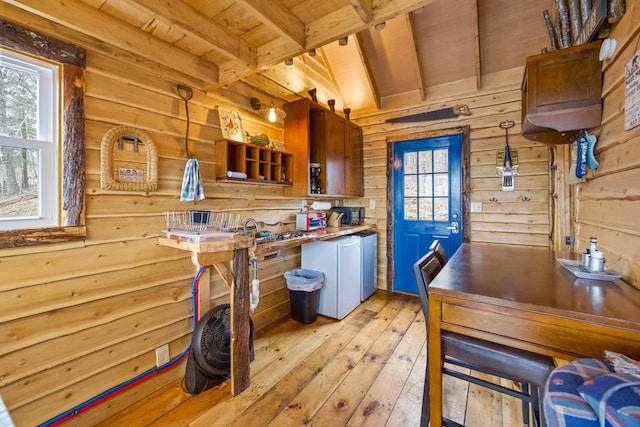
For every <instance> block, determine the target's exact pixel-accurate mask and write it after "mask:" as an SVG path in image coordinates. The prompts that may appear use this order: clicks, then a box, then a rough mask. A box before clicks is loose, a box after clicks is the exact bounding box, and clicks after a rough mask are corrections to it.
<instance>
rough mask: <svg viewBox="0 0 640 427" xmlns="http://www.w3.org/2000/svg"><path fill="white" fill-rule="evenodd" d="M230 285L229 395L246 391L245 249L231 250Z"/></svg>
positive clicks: (247, 339)
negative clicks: (232, 251) (231, 269)
mask: <svg viewBox="0 0 640 427" xmlns="http://www.w3.org/2000/svg"><path fill="white" fill-rule="evenodd" d="M233 277H234V279H233V286H232V287H231V394H233V395H234V396H236V395H238V394H240V393H241V392H242V391H243V390H246V389H247V387H249V384H250V378H249V372H250V369H249V368H250V363H251V360H250V357H249V335H250V331H251V325H250V322H249V250H248V249H247V248H243V249H236V250H235V251H234V253H233Z"/></svg>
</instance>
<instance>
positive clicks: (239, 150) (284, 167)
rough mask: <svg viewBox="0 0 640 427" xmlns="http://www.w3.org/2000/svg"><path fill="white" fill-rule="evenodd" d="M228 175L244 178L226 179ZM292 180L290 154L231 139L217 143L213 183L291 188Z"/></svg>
mask: <svg viewBox="0 0 640 427" xmlns="http://www.w3.org/2000/svg"><path fill="white" fill-rule="evenodd" d="M228 172H235V173H239V174H246V178H244V177H234V176H228V174H227V173H228ZM292 179H293V155H292V154H290V153H285V152H283V151H276V150H272V149H270V148H266V147H259V146H257V145H253V144H249V143H246V142H239V141H233V140H230V139H221V140H219V141H216V181H218V182H234V183H238V182H241V183H248V184H264V185H292V184H293V181H292Z"/></svg>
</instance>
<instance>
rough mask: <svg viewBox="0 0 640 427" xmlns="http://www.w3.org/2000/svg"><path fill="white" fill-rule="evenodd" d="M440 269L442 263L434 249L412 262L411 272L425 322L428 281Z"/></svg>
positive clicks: (427, 303)
mask: <svg viewBox="0 0 640 427" xmlns="http://www.w3.org/2000/svg"><path fill="white" fill-rule="evenodd" d="M441 269H442V264H440V261H439V260H438V257H437V256H436V253H435V252H434V251H429V252H427V253H426V254H425V255H424V256H423V257H422V258H420V259H419V260H418V261H416V262H415V264H413V273H414V274H415V276H416V285H417V286H418V294H420V303H421V305H422V312H423V313H424V318H425V322H428V321H429V317H428V315H429V314H428V310H429V294H428V293H427V286H429V283H431V281H432V280H433V279H434V278H435V277H436V275H437V274H438V273H439V272H440V270H441Z"/></svg>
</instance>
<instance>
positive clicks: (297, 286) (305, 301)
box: [284, 268, 324, 324]
mask: <svg viewBox="0 0 640 427" xmlns="http://www.w3.org/2000/svg"><path fill="white" fill-rule="evenodd" d="M284 278H285V279H286V281H287V288H288V289H289V301H290V304H291V318H292V319H294V320H297V321H298V322H300V323H304V324H308V323H313V322H315V321H316V319H317V317H318V292H320V288H321V287H322V283H323V281H324V275H323V274H322V272H321V271H316V270H309V269H306V268H301V269H296V270H289V271H287V272H286V273H284Z"/></svg>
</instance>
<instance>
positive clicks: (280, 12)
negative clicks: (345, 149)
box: [4, 0, 553, 117]
mask: <svg viewBox="0 0 640 427" xmlns="http://www.w3.org/2000/svg"><path fill="white" fill-rule="evenodd" d="M4 2H5V3H7V4H11V5H13V6H16V7H19V8H23V9H26V10H29V11H31V12H33V13H36V14H38V15H40V16H43V17H46V18H48V19H51V20H53V21H55V22H58V23H62V24H64V25H66V26H68V27H70V28H73V29H74V30H76V31H79V32H81V33H83V34H84V35H86V36H89V37H92V38H96V39H99V40H101V41H103V42H106V43H109V44H113V45H115V46H117V47H118V48H121V49H124V50H127V51H130V52H132V53H134V54H136V55H138V56H140V57H142V58H144V59H145V60H148V61H152V62H156V63H159V64H164V65H167V66H168V67H170V68H173V69H176V70H179V71H180V72H181V73H182V74H183V75H184V76H186V78H188V79H189V81H188V82H185V83H188V84H189V85H191V86H195V87H198V88H201V89H205V90H209V91H213V90H217V89H219V88H222V87H227V86H228V85H232V84H234V82H243V83H246V84H248V85H249V86H254V87H258V88H259V90H260V95H261V97H262V98H265V97H266V98H269V97H270V98H272V99H276V100H277V103H282V102H286V101H290V100H295V99H298V98H299V97H300V96H308V95H307V91H308V90H309V89H311V88H316V90H317V96H318V100H319V102H321V103H325V104H326V101H327V100H328V99H335V100H336V109H342V108H344V107H349V108H351V110H352V116H353V117H358V116H365V115H370V114H375V113H376V112H379V111H383V110H387V109H398V108H410V107H411V106H416V105H419V104H421V103H424V102H425V101H429V100H430V99H434V98H437V97H438V96H440V95H442V94H443V93H447V94H452V93H469V92H474V91H479V90H482V89H483V88H484V87H483V85H484V81H485V80H486V79H487V78H491V76H493V78H494V80H495V79H496V78H497V79H499V78H500V75H501V73H504V72H507V71H509V70H513V69H517V68H522V66H523V65H524V60H525V58H526V57H527V56H529V55H533V54H536V53H539V52H540V50H541V49H542V48H545V47H547V46H548V45H549V41H548V36H547V33H546V27H545V25H544V20H543V18H542V11H543V10H544V9H545V8H548V9H551V8H552V6H553V0H527V1H513V0H419V1H416V0H322V1H318V0H162V1H158V0H64V1H62V0H48V1H45V2H43V1H41V0H4ZM97 23H100V24H97ZM376 26H377V27H378V29H376ZM380 27H384V28H380ZM344 37H347V38H348V43H347V45H346V46H341V45H339V43H338V40H339V39H340V38H344ZM312 49H313V50H315V52H316V54H315V55H314V56H312V55H310V54H309V51H311V50H312ZM289 59H292V60H293V64H292V65H285V63H284V61H286V60H289ZM262 101H264V102H267V101H268V99H267V100H265V99H262Z"/></svg>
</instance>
